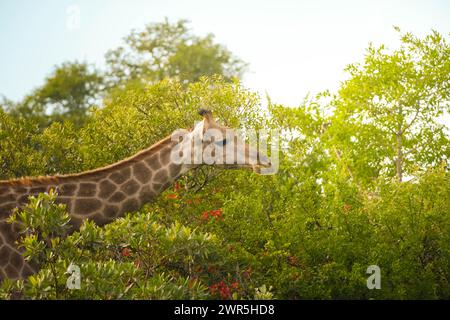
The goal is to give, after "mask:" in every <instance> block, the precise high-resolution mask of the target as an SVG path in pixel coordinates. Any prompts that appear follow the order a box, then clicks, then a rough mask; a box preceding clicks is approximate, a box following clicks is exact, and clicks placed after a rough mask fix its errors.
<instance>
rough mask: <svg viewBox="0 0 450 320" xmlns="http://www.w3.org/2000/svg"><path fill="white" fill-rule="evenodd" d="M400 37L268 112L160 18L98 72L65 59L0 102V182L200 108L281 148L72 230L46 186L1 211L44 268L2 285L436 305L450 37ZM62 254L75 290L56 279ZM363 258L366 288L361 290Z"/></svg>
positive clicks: (105, 295) (447, 179)
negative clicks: (273, 135)
mask: <svg viewBox="0 0 450 320" xmlns="http://www.w3.org/2000/svg"><path fill="white" fill-rule="evenodd" d="M401 39H402V45H401V47H400V48H397V49H396V50H388V49H386V48H384V47H383V46H381V47H377V48H375V47H370V48H369V49H368V50H367V53H366V56H365V59H364V61H363V62H362V63H360V64H353V65H350V66H348V68H347V72H348V80H346V81H345V82H343V83H342V85H341V87H340V89H339V91H338V92H336V93H329V92H324V93H321V94H319V95H317V96H314V97H307V98H305V100H304V102H303V103H302V104H301V105H300V106H298V107H288V106H283V105H279V104H276V103H274V102H271V101H270V102H269V104H268V108H265V107H263V106H262V102H261V98H260V97H259V96H258V95H257V94H255V93H254V92H252V91H251V90H248V89H247V88H244V87H243V86H242V85H241V84H240V82H239V79H238V77H239V75H240V74H241V71H242V70H243V67H244V66H245V64H244V63H243V62H242V61H240V60H239V59H237V58H235V57H234V56H233V55H232V54H231V53H230V52H228V51H227V50H226V49H225V48H224V47H223V46H221V45H219V44H215V43H214V42H213V37H212V36H207V37H205V38H199V37H195V36H193V35H191V34H190V33H189V31H188V29H187V26H186V23H185V22H183V21H181V22H178V23H176V24H170V23H169V22H167V21H165V22H164V23H161V24H151V25H149V26H148V27H147V28H146V29H145V30H144V31H143V32H133V33H132V34H131V35H130V36H129V37H128V38H126V43H125V44H126V46H125V48H122V47H121V48H118V49H116V50H112V51H111V52H109V53H108V54H107V62H108V68H109V69H108V70H105V71H99V70H95V69H93V68H92V67H91V66H89V65H88V64H86V63H78V62H75V63H66V64H63V65H62V66H60V67H58V68H57V69H56V70H55V71H54V72H53V73H52V75H51V76H49V77H48V78H47V80H46V82H45V84H44V85H43V86H42V87H41V88H38V89H37V90H36V91H35V92H33V93H31V94H30V95H29V96H27V97H26V98H25V99H24V100H23V101H20V102H16V103H15V102H11V101H8V100H4V102H3V105H2V106H3V107H2V108H0V179H8V178H13V177H20V176H26V175H30V176H34V175H43V174H55V173H69V172H79V171H83V170H86V169H90V168H95V167H99V166H103V165H106V164H109V163H113V162H115V161H117V160H120V159H122V158H124V157H126V156H129V155H132V154H133V153H135V152H136V151H138V150H140V149H142V148H144V147H147V146H149V145H150V144H152V143H154V142H156V141H158V140H160V139H161V138H163V137H165V136H166V135H168V134H170V133H171V132H172V131H173V130H175V129H178V128H187V127H191V126H192V125H193V124H194V122H195V121H197V120H198V115H197V113H196V111H197V109H198V108H199V107H203V106H208V107H209V108H210V109H212V110H213V111H214V113H215V116H217V117H218V118H219V119H220V121H221V122H222V123H223V124H226V125H228V126H231V127H235V128H238V127H251V128H267V129H278V130H281V132H282V133H283V134H282V146H283V148H282V150H281V154H280V168H279V171H278V173H277V174H276V175H272V176H259V175H256V174H254V173H251V172H248V171H244V170H223V169H217V168H213V167H207V166H202V167H200V168H198V169H196V170H194V171H192V172H190V173H189V174H187V175H186V176H185V177H183V178H181V179H180V180H179V181H177V182H176V183H175V184H174V186H173V187H171V188H170V189H169V190H166V191H165V192H164V193H163V194H161V195H160V196H159V197H158V198H157V200H156V201H155V202H153V203H149V204H148V205H146V206H144V207H143V208H141V209H140V210H139V212H131V213H129V214H128V215H127V216H125V217H123V218H120V219H118V220H117V221H115V222H113V223H111V224H109V225H107V226H104V227H98V226H95V225H94V224H93V223H91V222H86V223H85V224H84V225H83V226H82V228H81V230H79V232H75V233H73V234H71V235H69V236H66V230H67V223H68V219H69V217H68V215H67V213H66V212H65V210H64V207H63V206H61V205H57V204H55V201H54V200H55V196H56V195H55V194H49V195H45V194H43V195H40V196H39V197H38V198H32V199H30V203H29V204H28V206H27V207H26V208H24V209H23V210H21V211H19V212H17V213H16V215H15V216H13V217H12V218H11V220H18V221H21V222H22V223H23V225H24V227H25V228H26V230H27V232H26V233H25V234H24V237H23V238H22V240H21V245H22V246H23V247H24V248H25V255H26V256H27V257H28V259H31V260H33V261H35V262H36V263H38V264H39V265H40V266H41V267H42V269H41V270H40V272H39V273H38V274H36V275H34V276H32V277H30V278H29V280H28V281H25V282H24V281H18V282H11V281H5V282H4V283H3V284H2V289H1V291H0V297H2V298H8V297H10V296H11V294H12V293H14V292H16V291H20V292H22V294H23V296H24V297H26V298H33V299H34V298H45V299H53V298H60V299H78V298H88V299H90V298H93V299H177V298H182V299H196V298H197V299H215V298H222V299H253V298H256V299H272V298H276V299H310V298H314V299H336V298H338V299H342V298H350V299H370V298H375V299H408V298H409V299H449V298H450V286H449V278H450V173H449V169H448V168H449V165H450V143H449V142H450V141H449V138H450V137H449V134H448V126H446V125H445V124H442V121H441V120H442V117H441V116H442V115H443V114H444V113H445V112H448V111H450V108H449V106H450V105H449V97H450V46H449V44H448V42H447V40H446V38H445V37H444V36H442V35H440V34H438V33H436V32H432V33H431V34H430V35H428V36H426V37H424V38H417V37H415V36H413V35H411V34H404V35H402V36H401ZM126 52H127V54H125V53H126ZM148 57H150V58H148ZM130 59H131V60H130ZM205 182H206V183H205ZM71 263H74V264H76V265H78V266H79V267H80V268H81V275H82V278H81V288H80V289H79V290H70V289H68V288H67V287H66V281H67V279H68V274H67V273H66V271H67V268H68V267H69V265H70V264H71ZM370 265H378V266H379V267H380V269H381V289H374V290H369V289H368V288H367V286H366V280H367V277H368V276H369V275H368V274H366V270H367V267H368V266H370Z"/></svg>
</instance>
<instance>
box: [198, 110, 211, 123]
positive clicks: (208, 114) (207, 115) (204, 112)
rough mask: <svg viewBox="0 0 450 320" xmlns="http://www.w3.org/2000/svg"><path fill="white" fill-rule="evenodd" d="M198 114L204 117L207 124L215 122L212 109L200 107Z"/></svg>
mask: <svg viewBox="0 0 450 320" xmlns="http://www.w3.org/2000/svg"><path fill="white" fill-rule="evenodd" d="M198 114H199V115H201V116H202V117H203V119H204V120H205V124H206V125H211V124H214V123H215V121H214V118H213V114H212V112H211V110H206V109H200V110H199V111H198Z"/></svg>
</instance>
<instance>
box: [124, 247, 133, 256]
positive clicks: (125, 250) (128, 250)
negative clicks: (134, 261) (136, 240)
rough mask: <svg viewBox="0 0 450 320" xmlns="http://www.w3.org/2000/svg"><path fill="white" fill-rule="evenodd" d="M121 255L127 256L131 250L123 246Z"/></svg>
mask: <svg viewBox="0 0 450 320" xmlns="http://www.w3.org/2000/svg"><path fill="white" fill-rule="evenodd" d="M122 256H124V257H129V256H131V250H130V249H128V248H123V249H122Z"/></svg>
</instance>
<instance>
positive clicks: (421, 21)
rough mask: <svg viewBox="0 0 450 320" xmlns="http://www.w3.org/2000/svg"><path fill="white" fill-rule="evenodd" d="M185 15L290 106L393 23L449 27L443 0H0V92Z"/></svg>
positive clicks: (93, 58) (386, 36)
mask: <svg viewBox="0 0 450 320" xmlns="http://www.w3.org/2000/svg"><path fill="white" fill-rule="evenodd" d="M165 17H167V18H168V19H169V21H171V22H175V21H177V20H178V19H187V20H189V21H190V22H191V23H190V27H191V28H192V31H193V33H194V34H197V35H206V34H208V33H213V34H214V35H215V39H216V41H217V42H218V43H221V44H224V45H225V46H226V47H227V48H228V49H229V50H231V51H232V52H233V53H234V54H235V55H237V56H239V57H240V58H241V59H243V60H244V61H246V62H248V63H249V72H248V73H247V74H246V75H245V77H244V82H243V83H244V85H245V86H246V87H247V88H249V89H251V90H253V91H258V92H260V93H261V95H262V96H265V94H266V93H268V94H269V96H270V97H271V99H272V101H273V102H276V103H283V104H286V105H290V106H296V105H299V104H300V103H301V101H302V100H303V98H304V97H305V95H306V94H308V93H312V94H314V93H318V92H320V91H322V90H325V89H329V90H331V91H334V90H336V89H337V88H338V87H339V84H340V81H343V80H344V79H345V77H346V75H345V73H344V68H345V66H346V65H347V64H349V63H353V62H358V61H361V60H362V58H363V57H364V53H365V49H366V48H367V47H368V45H369V43H370V42H372V43H374V44H375V45H379V44H382V43H383V44H385V45H387V46H388V47H389V48H392V49H395V48H397V47H398V46H399V34H398V33H397V32H396V31H395V30H394V28H393V26H394V25H395V26H399V27H400V28H401V29H402V31H404V32H407V31H408V32H412V33H414V34H415V35H418V36H424V35H426V34H428V33H430V31H431V29H434V30H437V31H439V32H441V33H443V34H448V33H449V32H450V1H449V0H422V1H418V0H378V1H368V0H341V1H332V0H311V1H310V0H308V1H302V0H271V1H264V0H259V1H257V0H227V1H213V0H190V1H181V0H160V1H155V0H147V1H143V0H142V1H141V0H128V1H125V0H78V1H77V0H39V1H34V0H0V43H1V47H0V95H5V96H6V97H7V98H9V99H12V100H15V101H18V100H20V99H21V98H23V96H24V95H26V94H27V93H30V92H31V91H32V90H33V89H34V88H36V87H38V86H40V85H42V84H43V82H44V79H45V77H46V76H48V75H49V74H50V73H51V71H52V70H53V68H54V66H56V65H59V64H61V63H62V62H65V61H74V60H78V61H87V62H89V63H93V64H95V65H96V66H97V67H98V68H102V67H103V66H104V54H105V53H106V52H107V51H108V50H109V49H113V48H116V47H118V46H119V45H121V44H122V39H123V37H125V36H126V35H127V34H129V33H130V31H131V30H132V29H137V30H139V29H142V28H143V27H144V26H145V25H146V24H147V23H151V22H161V21H163V20H164V18H165Z"/></svg>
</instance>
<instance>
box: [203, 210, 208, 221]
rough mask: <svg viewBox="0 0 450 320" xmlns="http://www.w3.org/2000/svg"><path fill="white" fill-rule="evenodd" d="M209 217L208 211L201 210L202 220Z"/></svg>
mask: <svg viewBox="0 0 450 320" xmlns="http://www.w3.org/2000/svg"><path fill="white" fill-rule="evenodd" d="M208 218H209V211H203V212H202V220H204V221H206V220H208Z"/></svg>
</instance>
